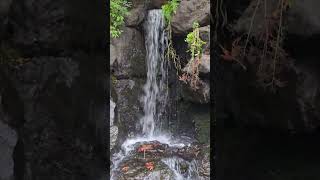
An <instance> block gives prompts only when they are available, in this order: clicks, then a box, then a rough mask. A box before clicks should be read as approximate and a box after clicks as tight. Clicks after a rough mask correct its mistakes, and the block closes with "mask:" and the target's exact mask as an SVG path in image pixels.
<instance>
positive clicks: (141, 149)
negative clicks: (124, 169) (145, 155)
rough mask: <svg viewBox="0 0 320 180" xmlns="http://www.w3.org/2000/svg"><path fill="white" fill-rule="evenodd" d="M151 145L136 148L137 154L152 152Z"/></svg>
mask: <svg viewBox="0 0 320 180" xmlns="http://www.w3.org/2000/svg"><path fill="white" fill-rule="evenodd" d="M152 149H153V145H152V144H143V145H141V146H140V147H139V148H138V152H145V151H147V150H152Z"/></svg>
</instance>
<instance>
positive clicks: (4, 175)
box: [0, 96, 18, 180]
mask: <svg viewBox="0 0 320 180" xmlns="http://www.w3.org/2000/svg"><path fill="white" fill-rule="evenodd" d="M0 99H1V96H0ZM6 118H7V117H5V115H4V114H3V111H2V108H1V105H0V153H1V157H0V167H1V168H0V179H1V180H12V179H13V178H14V160H13V152H14V148H15V146H16V143H17V140H18V135H17V133H16V131H15V130H13V129H12V128H10V127H9V126H8V125H7V124H5V123H4V122H5V121H6V120H5V119H6Z"/></svg>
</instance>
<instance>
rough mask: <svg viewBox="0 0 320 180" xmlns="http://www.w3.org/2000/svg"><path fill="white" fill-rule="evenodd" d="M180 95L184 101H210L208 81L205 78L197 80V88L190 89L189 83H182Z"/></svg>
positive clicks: (204, 102) (202, 102) (201, 102)
mask: <svg viewBox="0 0 320 180" xmlns="http://www.w3.org/2000/svg"><path fill="white" fill-rule="evenodd" d="M181 95H182V97H183V98H184V99H185V100H186V101H190V102H193V103H197V104H198V103H200V104H207V103H209V102H210V83H209V81H207V80H199V83H198V88H197V89H192V88H191V87H190V86H189V84H183V85H182V91H181Z"/></svg>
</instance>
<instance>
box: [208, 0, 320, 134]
mask: <svg viewBox="0 0 320 180" xmlns="http://www.w3.org/2000/svg"><path fill="white" fill-rule="evenodd" d="M258 2H259V1H251V2H250V4H249V6H248V8H247V9H246V10H245V11H244V13H243V14H242V15H241V16H240V17H239V19H238V20H237V21H236V23H235V26H234V27H233V31H234V32H236V33H239V34H242V33H248V32H249V29H250V26H251V20H252V17H253V14H254V12H255V11H256V14H255V18H254V19H253V23H252V27H251V36H252V37H255V38H256V39H257V38H258V37H259V34H261V32H262V31H263V29H262V28H263V27H264V24H263V23H264V22H265V20H264V16H265V15H264V10H263V8H264V4H260V5H258ZM260 2H262V1H260ZM311 2H312V1H309V2H294V3H293V4H292V6H291V7H290V8H289V9H288V11H287V12H286V13H285V14H284V20H285V23H284V24H283V27H285V28H287V33H288V35H287V36H286V39H287V40H286V41H284V46H283V47H284V48H285V51H286V53H288V57H287V61H286V64H285V68H283V70H282V72H281V73H279V74H281V78H283V81H285V85H284V87H278V88H276V90H275V92H271V91H270V89H269V90H266V89H264V88H261V87H257V79H258V77H257V76H256V74H255V73H254V71H256V65H255V63H252V62H249V61H248V62H246V61H245V62H246V63H247V64H246V66H247V67H248V70H247V71H242V70H239V69H237V68H236V66H233V65H230V64H229V65H228V63H225V62H222V63H221V64H217V65H215V67H219V68H221V69H220V70H218V71H219V72H218V73H219V74H218V75H219V77H218V78H219V79H217V81H216V82H217V84H216V87H217V88H219V89H220V88H221V89H220V90H218V92H217V98H218V100H217V101H216V102H217V103H216V104H217V106H218V107H217V114H220V113H221V114H220V115H221V117H222V116H224V114H232V116H234V117H233V118H234V120H235V121H236V122H237V124H238V125H241V126H253V127H260V128H261V127H262V128H274V129H278V130H281V131H293V132H314V131H316V129H317V128H319V127H320V116H319V115H320V111H319V104H318V103H317V102H316V101H317V100H318V98H319V78H318V77H319V73H318V71H319V68H320V66H319V63H318V62H317V60H316V59H318V58H319V55H318V54H316V53H314V52H313V51H314V50H310V51H309V50H308V49H313V46H311V45H310V46H309V44H310V42H309V41H310V39H315V41H317V34H319V30H318V28H319V27H318V25H319V23H320V18H318V17H319V16H318V14H319V13H318V11H317V12H315V10H314V7H313V6H312V5H311ZM309 3H310V4H309ZM314 3H317V2H315V1H314ZM277 4H278V1H267V7H268V8H267V14H269V15H270V16H271V14H272V13H273V12H274V11H275V10H276V9H277ZM257 5H258V6H257ZM269 15H268V16H269ZM301 25H304V26H303V27H304V28H305V27H307V29H308V32H306V31H304V28H303V30H302V29H301V28H300V27H297V26H301ZM301 27H302V26H301ZM309 30H310V31H309ZM300 39H303V40H300ZM253 41H254V40H253ZM289 42H290V43H289ZM300 44H301V45H300ZM293 47H294V48H293ZM295 47H297V48H295ZM293 49H294V50H293ZM221 72H223V73H221ZM218 75H216V74H215V75H214V76H215V77H216V76H218ZM223 91H224V92H223ZM219 98H222V99H219ZM224 103H226V104H224ZM226 107H227V108H226ZM220 108H225V109H224V110H222V109H220ZM222 112H224V113H222ZM220 115H218V116H220ZM233 118H232V117H225V118H223V119H224V120H226V119H233Z"/></svg>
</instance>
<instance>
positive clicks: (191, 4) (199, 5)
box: [171, 0, 210, 34]
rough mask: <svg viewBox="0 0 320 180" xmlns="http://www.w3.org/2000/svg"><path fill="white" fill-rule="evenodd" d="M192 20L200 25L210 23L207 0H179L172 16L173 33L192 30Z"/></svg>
mask: <svg viewBox="0 0 320 180" xmlns="http://www.w3.org/2000/svg"><path fill="white" fill-rule="evenodd" d="M194 22H198V23H199V24H200V26H206V25H209V24H210V2H209V1H208V0H186V1H181V2H180V5H179V7H178V9H177V11H176V14H175V15H173V17H172V22H171V24H172V30H173V32H174V33H177V34H183V33H186V32H188V31H190V30H192V26H193V23H194Z"/></svg>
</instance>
